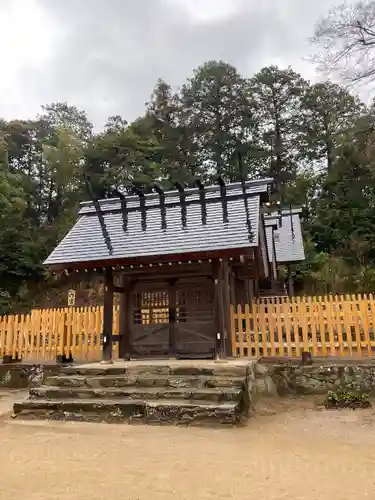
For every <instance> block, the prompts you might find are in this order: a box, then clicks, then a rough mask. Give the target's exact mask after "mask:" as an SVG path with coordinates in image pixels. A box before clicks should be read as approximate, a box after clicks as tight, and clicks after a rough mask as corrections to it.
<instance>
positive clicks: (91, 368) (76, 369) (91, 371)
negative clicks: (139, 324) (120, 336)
mask: <svg viewBox="0 0 375 500" xmlns="http://www.w3.org/2000/svg"><path fill="white" fill-rule="evenodd" d="M248 366H249V365H248V364H238V365H236V364H233V363H225V362H217V363H215V362H210V363H209V364H207V363H204V362H202V363H195V364H194V365H191V364H186V366H183V365H181V363H173V362H171V363H165V364H164V363H163V364H156V363H150V364H147V363H146V364H139V363H134V364H132V362H128V363H114V364H112V365H99V364H98V363H93V364H87V365H72V366H68V367H66V368H64V369H63V370H62V375H86V376H90V377H91V376H99V375H101V376H108V375H126V376H133V375H138V376H139V375H142V374H143V375H146V376H148V377H151V376H152V377H155V376H159V375H174V376H211V377H212V376H214V377H216V376H223V377H245V376H246V374H247V373H248V369H249V368H248Z"/></svg>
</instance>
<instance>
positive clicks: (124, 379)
mask: <svg viewBox="0 0 375 500" xmlns="http://www.w3.org/2000/svg"><path fill="white" fill-rule="evenodd" d="M44 384H45V385H49V386H57V387H92V388H98V389H99V388H100V387H129V386H139V387H151V386H153V387H173V388H184V387H193V388H195V387H202V388H203V387H218V388H219V387H222V388H228V387H229V388H230V387H236V388H242V387H243V385H244V377H243V376H242V377H238V376H237V377H224V376H212V375H200V376H198V377H197V376H194V375H190V376H187V375H185V376H183V375H180V376H177V375H157V376H149V375H125V374H122V375H97V376H96V375H93V376H89V375H59V376H54V377H48V378H47V379H46V380H45V382H44Z"/></svg>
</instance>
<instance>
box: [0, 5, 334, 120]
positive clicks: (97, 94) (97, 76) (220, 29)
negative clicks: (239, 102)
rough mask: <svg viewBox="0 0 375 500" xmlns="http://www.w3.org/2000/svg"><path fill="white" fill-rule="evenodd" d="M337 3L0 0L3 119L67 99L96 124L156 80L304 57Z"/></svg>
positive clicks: (176, 81)
mask: <svg viewBox="0 0 375 500" xmlns="http://www.w3.org/2000/svg"><path fill="white" fill-rule="evenodd" d="M339 3H341V1H339V0H0V16H1V17H0V20H1V30H0V47H1V65H2V72H1V78H0V116H2V117H4V118H6V119H10V118H16V117H17V118H20V117H22V118H28V117H33V116H34V115H35V114H36V113H37V112H38V111H39V110H40V105H41V104H46V103H50V102H52V101H56V100H66V101H68V102H69V103H71V104H75V105H76V106H79V107H81V108H84V109H86V111H87V112H88V114H89V118H90V119H91V120H92V121H93V122H94V123H95V125H96V126H99V127H100V126H101V125H103V123H104V122H105V120H106V118H107V117H108V116H109V115H113V114H121V115H123V116H124V117H125V118H127V119H128V120H130V119H133V118H135V117H136V116H137V115H139V114H140V113H142V111H143V109H144V102H145V101H146V100H147V99H148V98H149V96H150V94H151V91H152V88H153V86H154V84H155V82H156V80H157V78H158V77H162V78H164V79H165V80H167V81H168V82H169V83H171V84H172V85H174V86H179V85H181V84H182V83H183V82H184V80H185V78H186V77H188V76H189V75H190V74H191V71H192V69H193V68H194V67H196V66H198V65H199V64H201V63H203V62H204V61H207V60H210V59H223V60H225V61H227V62H229V63H231V64H233V65H235V66H236V67H237V68H238V69H239V70H240V71H241V72H242V73H243V74H244V75H246V76H250V75H251V74H252V73H254V72H255V71H257V70H259V69H260V68H261V67H263V66H265V65H269V64H278V65H279V66H280V67H287V66H288V65H290V66H292V67H293V68H294V69H295V70H297V71H299V72H301V73H302V74H303V76H305V77H306V78H308V79H314V78H316V75H315V71H314V67H313V66H312V65H311V64H310V63H309V62H307V61H306V60H304V57H306V56H308V55H309V53H310V52H311V51H312V47H311V46H310V45H309V42H308V38H309V36H310V35H312V33H313V29H314V24H315V22H316V20H317V19H318V18H319V17H320V16H321V15H322V14H324V13H325V12H326V11H327V9H329V8H330V7H331V6H333V5H335V4H339Z"/></svg>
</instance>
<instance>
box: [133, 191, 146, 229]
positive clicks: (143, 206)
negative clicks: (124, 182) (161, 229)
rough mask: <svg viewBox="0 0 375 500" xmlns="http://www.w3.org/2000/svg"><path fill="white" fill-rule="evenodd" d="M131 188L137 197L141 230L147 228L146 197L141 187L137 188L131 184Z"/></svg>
mask: <svg viewBox="0 0 375 500" xmlns="http://www.w3.org/2000/svg"><path fill="white" fill-rule="evenodd" d="M132 189H133V191H134V193H135V194H136V195H137V196H138V197H139V207H140V209H141V227H142V231H146V230H147V210H146V197H145V193H144V191H143V190H142V189H140V188H138V187H137V186H135V185H134V184H133V186H132Z"/></svg>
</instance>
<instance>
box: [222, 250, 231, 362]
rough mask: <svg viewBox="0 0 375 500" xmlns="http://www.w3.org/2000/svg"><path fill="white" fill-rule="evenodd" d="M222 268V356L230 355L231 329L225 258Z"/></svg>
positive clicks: (227, 269) (226, 260) (227, 266)
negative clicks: (223, 341)
mask: <svg viewBox="0 0 375 500" xmlns="http://www.w3.org/2000/svg"><path fill="white" fill-rule="evenodd" d="M221 269H222V286H221V290H222V294H223V315H224V325H223V326H224V340H225V343H224V346H223V347H224V352H223V355H224V357H226V356H231V355H232V331H231V324H230V302H231V300H230V285H229V263H228V259H225V260H224V261H223V262H222V265H221Z"/></svg>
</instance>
